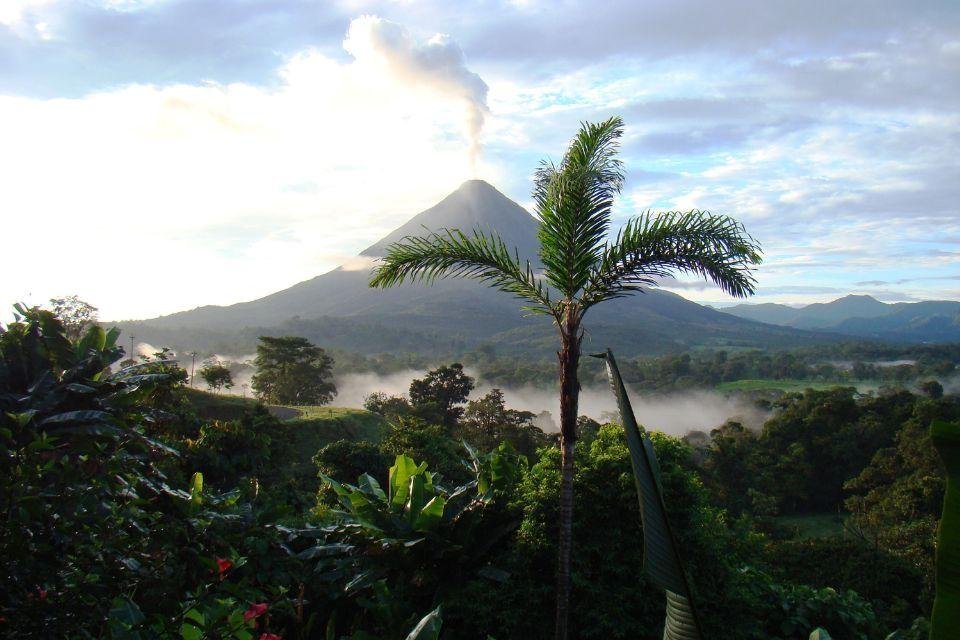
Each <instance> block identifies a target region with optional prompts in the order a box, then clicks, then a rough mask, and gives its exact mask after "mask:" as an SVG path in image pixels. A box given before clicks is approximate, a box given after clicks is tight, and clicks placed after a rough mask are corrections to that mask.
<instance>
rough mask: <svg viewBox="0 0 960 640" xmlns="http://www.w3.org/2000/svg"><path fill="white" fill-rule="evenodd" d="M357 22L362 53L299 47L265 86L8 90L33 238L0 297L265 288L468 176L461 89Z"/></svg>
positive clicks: (7, 209)
mask: <svg viewBox="0 0 960 640" xmlns="http://www.w3.org/2000/svg"><path fill="white" fill-rule="evenodd" d="M363 20H364V22H362V23H360V24H361V25H366V27H364V28H369V27H370V25H371V24H382V23H371V22H370V19H363ZM401 32H402V31H401ZM361 33H363V29H361V28H358V29H353V28H352V29H351V38H353V43H354V45H355V46H353V47H352V49H351V50H352V52H353V54H354V60H352V61H349V62H340V61H337V60H334V59H332V58H330V57H327V56H325V55H323V54H321V53H319V52H317V51H312V50H311V51H304V52H301V53H300V54H298V55H296V56H294V57H293V58H291V59H290V60H289V61H288V62H287V63H286V64H285V65H284V66H283V68H282V69H280V71H279V77H280V80H281V81H280V83H279V85H278V86H277V87H276V88H271V89H266V88H258V87H254V86H251V85H247V84H228V85H223V84H216V83H208V84H204V85H183V84H181V85H173V86H154V85H132V86H125V87H121V88H117V89H114V90H110V91H103V92H99V93H94V94H89V95H86V96H84V97H82V98H79V99H50V100H41V99H27V98H20V97H14V96H0V139H2V140H3V141H4V144H3V147H2V149H0V181H2V183H3V188H2V189H0V211H3V212H4V217H5V221H4V225H5V228H4V231H5V234H7V235H9V236H10V237H18V238H22V239H24V241H22V242H17V243H10V246H9V247H8V249H7V250H5V252H4V254H3V256H2V258H0V271H2V272H4V273H7V274H12V273H20V274H23V275H22V276H21V277H18V278H3V279H2V282H0V300H2V301H3V302H4V303H10V302H13V301H15V300H18V299H26V300H27V301H28V302H31V303H41V302H43V301H44V300H45V299H46V298H48V297H50V296H52V295H58V294H61V293H63V292H75V293H77V294H78V295H80V296H81V297H83V298H85V299H88V300H89V301H91V302H92V303H93V304H95V305H96V306H98V307H99V308H100V309H101V316H102V317H105V318H117V317H118V316H121V317H124V316H125V317H129V316H133V317H143V316H149V315H154V314H158V313H161V312H170V311H171V310H174V309H176V308H190V307H192V306H196V305H199V304H229V303H232V302H236V301H239V300H246V299H252V298H256V297H259V296H261V295H265V294H267V293H270V292H272V291H275V290H277V289H279V288H282V287H284V286H288V285H290V284H292V283H294V282H297V281H300V280H303V279H304V278H305V277H309V276H312V275H316V274H317V273H320V272H323V271H325V270H327V269H329V268H332V267H334V266H336V264H337V263H336V262H332V261H330V260H328V259H327V258H328V257H330V256H331V255H332V254H333V255H342V254H349V253H350V252H352V251H353V250H360V249H362V248H363V247H364V246H366V245H368V244H370V243H371V242H372V241H374V240H375V239H376V238H377V237H379V236H380V235H383V234H385V233H386V232H388V231H389V230H391V229H392V228H394V227H395V226H397V225H398V224H399V223H401V222H402V221H404V220H405V219H406V218H407V217H409V216H410V215H412V214H414V213H416V212H417V211H419V210H420V209H422V208H425V207H426V206H429V205H430V204H433V203H434V202H435V201H436V200H438V199H439V198H440V197H442V196H443V195H445V194H446V193H447V192H449V191H450V190H452V189H453V188H455V187H456V186H457V185H458V184H459V183H460V182H461V181H462V180H464V179H466V178H468V177H471V173H472V169H471V167H470V157H469V153H468V149H467V147H468V145H467V144H465V143H464V140H463V136H462V127H463V121H464V113H463V99H464V97H463V95H461V94H458V93H457V92H456V91H452V90H451V91H449V92H447V93H446V94H444V93H443V92H438V90H437V88H436V86H431V87H430V90H429V91H424V90H423V87H422V86H421V84H422V83H421V82H420V78H419V77H418V76H417V73H418V69H417V68H414V67H409V65H408V66H407V67H403V66H401V67H395V66H393V65H389V64H382V62H383V60H382V58H383V56H384V55H387V54H385V53H384V52H383V51H380V50H378V49H376V48H375V47H373V48H372V47H369V46H360V45H359V44H357V43H358V42H360V39H361V35H359V34H361ZM393 33H394V35H396V33H397V32H396V31H393ZM368 35H369V34H368ZM404 37H405V38H409V36H406V35H405V36H404ZM444 42H445V43H446V44H444V45H443V46H442V47H441V53H443V52H444V51H445V52H447V53H449V51H450V50H452V48H455V45H454V44H452V43H450V42H449V41H444ZM368 44H369V43H368ZM405 46H411V47H413V48H414V49H416V47H417V46H420V45H418V44H417V43H416V42H415V41H413V40H409V39H408V40H407V41H406V45H405ZM433 46H434V45H431V44H429V43H428V44H427V45H423V46H422V47H421V49H417V50H419V51H427V52H430V51H433V49H432V47H433ZM425 55H426V54H425ZM444 55H446V54H444ZM461 62H462V60H461ZM441 67H442V65H441ZM443 68H446V67H443ZM425 73H427V72H425ZM427 75H428V77H427V81H428V82H434V81H435V80H436V79H435V78H433V77H432V76H429V73H427ZM477 80H478V81H479V78H477ZM451 82H454V81H453V80H451ZM481 82H482V81H481ZM27 239H29V240H27ZM28 273H29V277H28V276H27V274H28ZM26 287H29V288H26Z"/></svg>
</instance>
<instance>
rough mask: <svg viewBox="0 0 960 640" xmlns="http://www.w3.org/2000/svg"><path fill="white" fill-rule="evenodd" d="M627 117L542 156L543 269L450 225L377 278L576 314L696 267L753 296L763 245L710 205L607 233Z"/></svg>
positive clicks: (400, 249)
mask: <svg viewBox="0 0 960 640" xmlns="http://www.w3.org/2000/svg"><path fill="white" fill-rule="evenodd" d="M622 134H623V121H622V120H621V119H620V118H619V117H613V118H610V119H609V120H606V121H604V122H601V123H599V124H591V123H585V124H583V126H582V127H581V129H580V132H579V133H578V134H577V136H576V137H575V138H574V139H573V141H572V142H571V144H570V147H569V149H568V150H567V152H566V154H565V155H564V157H563V160H562V161H561V162H560V164H559V165H555V164H553V163H550V162H543V163H542V164H541V166H540V167H539V169H538V170H537V172H536V176H535V179H534V190H533V197H534V202H535V204H536V215H537V218H538V220H539V223H540V227H539V231H538V239H539V241H540V262H541V264H542V272H540V271H539V270H538V269H536V268H535V267H534V265H533V264H531V263H530V261H528V260H521V259H520V256H519V254H518V252H517V251H516V250H515V249H514V250H511V249H510V248H509V247H507V246H506V245H505V244H504V242H503V240H501V239H500V238H499V236H497V235H496V234H494V233H486V232H484V231H481V230H479V229H476V230H473V231H472V232H470V233H464V232H463V231H461V230H459V229H444V230H442V231H438V232H434V233H430V234H428V235H426V236H423V237H407V238H404V239H403V240H402V241H400V242H398V243H395V244H393V245H391V246H390V247H389V248H388V250H387V255H386V257H385V258H384V259H383V262H382V263H381V265H379V267H378V268H377V269H376V271H375V273H374V276H373V279H372V280H371V282H370V284H371V286H374V287H390V286H393V285H397V284H401V283H403V282H405V281H407V280H413V281H421V282H426V283H429V282H433V281H434V280H436V279H438V278H447V277H468V278H474V279H478V280H481V281H483V282H486V283H488V284H491V285H492V286H494V287H496V288H498V289H500V290H503V291H506V292H508V293H512V294H514V295H516V296H518V297H520V298H522V299H524V300H525V301H526V302H527V303H528V305H527V306H526V307H525V308H526V309H528V310H530V311H533V312H536V313H544V314H548V315H550V316H552V317H553V318H554V319H555V320H556V321H557V322H558V323H559V322H560V321H561V320H562V318H564V317H565V316H566V315H567V314H569V313H572V314H574V316H575V318H576V320H578V321H579V319H580V318H582V316H583V314H584V312H586V310H587V309H589V308H590V307H592V306H593V305H595V304H597V303H599V302H603V301H604V300H609V299H611V298H618V297H622V296H624V295H627V294H629V293H631V292H633V291H636V290H638V289H640V288H641V287H642V286H643V285H647V286H655V285H656V284H657V281H658V278H662V277H664V276H667V275H669V274H672V273H677V272H679V273H691V274H696V275H700V276H703V277H705V278H709V279H710V280H712V281H713V282H714V283H715V284H717V285H718V286H719V287H720V288H721V289H723V290H724V291H726V292H727V293H729V294H731V295H733V296H736V297H745V296H747V295H750V294H752V293H753V290H754V286H755V280H754V278H753V275H752V270H751V268H750V267H751V265H754V264H757V263H759V262H760V248H759V245H758V244H757V243H756V242H755V241H754V240H753V238H751V237H750V236H749V235H748V234H747V233H746V231H745V230H744V228H743V226H742V225H741V224H740V223H739V222H737V221H736V220H734V219H732V218H730V217H727V216H718V215H711V214H710V213H709V212H702V211H697V210H694V211H690V212H687V213H681V212H678V211H670V212H666V213H660V214H654V213H652V212H649V211H648V212H646V213H644V214H643V215H641V216H639V217H636V218H634V219H632V220H630V221H629V222H627V224H626V225H625V226H624V227H623V228H622V229H621V230H620V231H619V232H618V233H617V235H616V237H615V238H614V239H613V240H612V241H611V240H610V239H609V230H610V216H611V209H612V207H613V202H614V198H615V197H616V196H617V195H618V194H619V193H620V190H621V188H622V186H623V180H624V174H623V166H622V163H621V162H620V160H618V159H617V157H616V156H617V152H618V151H619V142H620V138H621V136H622Z"/></svg>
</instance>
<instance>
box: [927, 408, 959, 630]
mask: <svg viewBox="0 0 960 640" xmlns="http://www.w3.org/2000/svg"><path fill="white" fill-rule="evenodd" d="M930 439H931V440H933V446H934V447H935V448H936V449H937V453H939V454H940V458H941V459H943V466H944V467H945V468H946V471H947V490H946V493H945V494H944V496H943V515H942V516H941V517H940V528H939V530H938V532H937V563H936V589H937V592H936V598H935V599H934V601H933V613H932V615H931V618H930V640H948V639H951V638H957V637H958V635H957V634H958V633H960V422H944V421H942V420H937V421H934V422H933V424H932V425H930Z"/></svg>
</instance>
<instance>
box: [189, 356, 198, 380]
mask: <svg viewBox="0 0 960 640" xmlns="http://www.w3.org/2000/svg"><path fill="white" fill-rule="evenodd" d="M190 358H192V359H191V361H190V386H191V387H192V386H193V370H194V369H196V368H197V352H196V351H191V352H190Z"/></svg>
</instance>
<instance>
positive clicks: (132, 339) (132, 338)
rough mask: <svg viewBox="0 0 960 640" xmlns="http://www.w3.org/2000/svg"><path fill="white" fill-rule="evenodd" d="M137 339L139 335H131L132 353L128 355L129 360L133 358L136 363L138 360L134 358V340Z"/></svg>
mask: <svg viewBox="0 0 960 640" xmlns="http://www.w3.org/2000/svg"><path fill="white" fill-rule="evenodd" d="M136 339H137V336H134V335H131V336H130V355H129V356H128V357H127V359H128V360H133V361H134V363H136V360H134V355H133V341H134V340H136Z"/></svg>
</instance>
